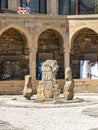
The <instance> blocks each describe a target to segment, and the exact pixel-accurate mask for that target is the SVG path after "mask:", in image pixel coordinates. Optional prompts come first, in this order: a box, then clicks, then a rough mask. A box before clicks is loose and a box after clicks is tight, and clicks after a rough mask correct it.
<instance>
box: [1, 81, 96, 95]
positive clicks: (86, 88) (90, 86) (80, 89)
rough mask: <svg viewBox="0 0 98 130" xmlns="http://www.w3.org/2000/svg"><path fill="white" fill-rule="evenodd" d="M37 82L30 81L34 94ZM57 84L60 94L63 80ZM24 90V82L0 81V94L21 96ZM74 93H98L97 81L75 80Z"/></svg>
mask: <svg viewBox="0 0 98 130" xmlns="http://www.w3.org/2000/svg"><path fill="white" fill-rule="evenodd" d="M38 82H39V81H38V80H35V81H32V85H33V90H34V93H36V86H37V84H38ZM57 82H58V83H59V86H60V89H61V93H62V92H63V87H64V80H57ZM23 88H24V80H20V81H16V80H13V81H0V94H1V95H2V94H22V91H23ZM74 91H75V92H76V93H98V80H90V79H83V80H80V79H76V80H75V88H74Z"/></svg>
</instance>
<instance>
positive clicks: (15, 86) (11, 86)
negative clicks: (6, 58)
mask: <svg viewBox="0 0 98 130" xmlns="http://www.w3.org/2000/svg"><path fill="white" fill-rule="evenodd" d="M23 87H24V81H23V80H20V81H16V80H13V81H0V94H22V91H23Z"/></svg>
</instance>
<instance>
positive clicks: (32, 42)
mask: <svg viewBox="0 0 98 130" xmlns="http://www.w3.org/2000/svg"><path fill="white" fill-rule="evenodd" d="M31 1H32V0H31ZM65 1H66V0H65ZM81 1H82V3H83V2H85V1H83V0H81ZM21 3H22V1H21V0H8V1H7V6H6V7H7V9H5V8H4V9H3V8H2V6H3V4H2V0H0V12H1V13H0V80H1V81H0V93H1V94H19V93H21V90H22V89H23V86H24V76H25V75H27V74H30V75H31V76H32V84H33V86H36V84H37V82H38V81H37V80H38V79H39V75H38V74H39V72H38V70H39V69H40V63H41V62H44V61H45V60H46V59H55V60H57V62H58V65H59V70H58V75H57V78H58V82H59V83H60V85H61V88H63V84H64V78H65V68H66V67H67V66H71V68H72V73H73V77H74V78H75V79H78V80H76V82H75V83H76V92H98V87H97V86H98V81H97V80H96V81H92V82H94V85H92V83H91V80H90V81H89V82H88V81H86V80H80V79H79V78H80V60H88V59H89V60H92V59H95V60H96V61H97V60H98V59H97V57H98V45H97V42H98V15H97V14H94V13H95V12H94V10H91V8H93V9H94V7H92V6H91V5H93V6H94V3H93V4H92V3H90V2H89V1H88V3H89V7H88V8H89V9H90V11H92V12H91V13H92V14H85V15H78V14H79V13H80V14H82V13H84V12H86V9H84V10H83V7H81V6H80V5H79V4H78V0H75V2H74V5H75V6H74V12H73V13H74V15H70V13H69V14H68V15H64V14H63V13H62V12H61V14H63V15H60V1H59V0H47V2H46V6H45V10H46V11H45V12H44V13H43V14H40V13H39V12H37V13H35V12H32V13H31V14H28V15H27V14H24V15H19V14H17V8H18V7H19V6H21ZM66 4H68V3H66ZM84 4H85V5H86V4H87V3H84ZM69 5H70V4H68V5H67V7H68V6H69ZM79 7H80V12H79ZM66 9H67V8H66ZM66 9H65V12H66ZM86 13H88V12H86ZM87 82H88V83H87ZM78 86H79V87H78ZM80 86H82V89H81V88H80ZM88 86H89V88H88ZM92 87H93V89H92ZM82 90H83V91H82Z"/></svg>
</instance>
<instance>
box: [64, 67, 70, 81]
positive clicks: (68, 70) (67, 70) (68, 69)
mask: <svg viewBox="0 0 98 130" xmlns="http://www.w3.org/2000/svg"><path fill="white" fill-rule="evenodd" d="M65 79H66V80H67V81H68V80H72V71H71V68H70V67H67V68H66V70H65Z"/></svg>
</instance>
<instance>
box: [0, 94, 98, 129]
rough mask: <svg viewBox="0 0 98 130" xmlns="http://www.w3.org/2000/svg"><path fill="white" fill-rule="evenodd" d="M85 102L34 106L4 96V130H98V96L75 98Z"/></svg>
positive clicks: (0, 99) (0, 112) (0, 110)
mask: <svg viewBox="0 0 98 130" xmlns="http://www.w3.org/2000/svg"><path fill="white" fill-rule="evenodd" d="M74 98H75V99H82V100H84V101H82V102H76V103H75V102H74V103H64V104H53V103H52V104H51V103H49V104H48V103H47V104H41V103H33V101H34V99H33V98H32V99H31V100H30V101H27V100H26V99H25V98H24V97H23V96H22V95H1V96H0V130H98V94H97V93H96V94H93V93H92V94H83V93H82V94H75V97H74Z"/></svg>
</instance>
